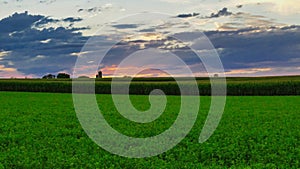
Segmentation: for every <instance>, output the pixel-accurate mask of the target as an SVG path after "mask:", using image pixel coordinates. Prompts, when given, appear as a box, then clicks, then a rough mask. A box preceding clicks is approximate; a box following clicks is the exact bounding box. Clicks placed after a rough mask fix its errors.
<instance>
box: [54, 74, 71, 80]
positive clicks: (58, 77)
mask: <svg viewBox="0 0 300 169" xmlns="http://www.w3.org/2000/svg"><path fill="white" fill-rule="evenodd" d="M70 77H71V76H70V75H69V74H66V73H59V74H58V75H57V79H70Z"/></svg>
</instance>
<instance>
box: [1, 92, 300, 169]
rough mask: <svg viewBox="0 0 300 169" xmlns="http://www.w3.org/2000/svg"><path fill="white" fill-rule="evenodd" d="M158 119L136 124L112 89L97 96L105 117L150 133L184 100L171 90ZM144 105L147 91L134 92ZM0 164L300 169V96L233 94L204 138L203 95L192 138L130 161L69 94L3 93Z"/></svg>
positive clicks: (132, 132) (167, 122) (128, 130)
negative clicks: (90, 127)
mask: <svg viewBox="0 0 300 169" xmlns="http://www.w3.org/2000/svg"><path fill="white" fill-rule="evenodd" d="M167 98H168V105H167V107H166V111H165V113H164V114H163V115H162V116H161V117H160V118H159V119H158V120H156V121H154V122H151V123H147V124H136V123H133V122H130V121H127V120H126V119H124V118H122V117H121V115H119V114H118V113H117V111H116V109H115V108H114V106H113V102H112V100H111V95H97V99H98V103H99V107H100V109H101V110H102V111H103V113H104V117H105V118H106V119H107V121H108V122H109V123H110V124H111V125H112V126H113V127H114V128H115V129H116V130H118V131H120V132H122V133H124V134H126V135H129V136H134V137H148V136H152V135H155V134H158V133H160V132H163V131H164V130H165V129H167V128H168V127H170V126H171V125H172V122H173V121H174V120H175V118H176V116H177V113H178V109H179V103H180V97H179V96H168V97H167ZM131 100H132V102H133V104H134V105H135V106H136V108H137V109H139V110H146V109H147V108H149V103H148V96H136V95H132V96H131ZM0 101H1V105H0V112H1V116H0V121H1V123H0V151H1V153H0V168H295V169H296V168H300V159H299V157H300V147H299V145H300V132H299V131H300V125H299V124H300V104H299V102H300V97H299V96H272V97H268V96H264V97H261V96H255V97H252V96H244V97H239V96H229V97H228V98H227V104H226V108H225V112H224V115H223V117H222V120H221V122H220V125H219V126H218V128H217V130H216V131H215V133H214V134H213V136H212V137H211V138H210V139H209V140H208V141H207V142H205V143H203V144H199V143H198V137H199V133H200V131H201V128H202V126H203V124H204V120H205V118H206V115H207V111H208V108H209V103H210V97H207V96H201V111H200V112H199V115H198V119H197V122H196V124H195V125H194V127H193V129H192V130H191V132H190V133H189V134H188V136H187V137H186V138H185V139H184V140H182V141H181V142H180V144H178V145H177V146H176V147H175V148H173V149H171V150H169V151H167V152H165V153H163V154H161V155H159V156H156V157H151V158H145V159H129V158H124V157H119V156H117V155H112V154H110V153H109V152H107V151H105V150H103V149H101V148H100V147H98V146H97V145H96V144H95V143H94V142H93V141H91V140H90V139H89V138H88V136H87V135H86V134H85V132H84V131H83V129H82V127H81V126H80V124H79V122H78V119H77V118H76V113H75V111H74V107H73V102H72V95H71V94H53V93H30V92H28V93H14V92H1V93H0Z"/></svg>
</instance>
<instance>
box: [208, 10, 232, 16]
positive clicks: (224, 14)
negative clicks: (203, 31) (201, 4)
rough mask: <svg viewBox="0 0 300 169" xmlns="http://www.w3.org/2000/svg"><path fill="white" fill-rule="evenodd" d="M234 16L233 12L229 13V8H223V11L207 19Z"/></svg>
mask: <svg viewBox="0 0 300 169" xmlns="http://www.w3.org/2000/svg"><path fill="white" fill-rule="evenodd" d="M230 15H232V12H229V11H228V9H227V8H223V9H221V10H219V11H218V13H216V14H215V13H212V14H211V15H210V16H209V17H207V18H218V17H221V16H230Z"/></svg>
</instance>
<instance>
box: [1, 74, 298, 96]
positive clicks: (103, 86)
mask: <svg viewBox="0 0 300 169" xmlns="http://www.w3.org/2000/svg"><path fill="white" fill-rule="evenodd" d="M215 78H217V77H215ZM92 80H95V79H86V78H81V81H82V83H83V86H84V82H85V81H92ZM125 80H126V79H124V78H120V79H117V81H118V83H119V85H122V84H124V83H126V82H125ZM180 80H181V81H183V82H186V85H189V80H190V79H189V78H181V79H180ZM110 82H111V79H105V78H104V79H96V80H95V92H96V93H98V94H110V93H111V83H110ZM197 82H198V86H199V92H200V95H211V85H210V81H209V79H208V78H197ZM154 89H161V90H163V91H164V92H165V93H166V94H167V95H180V90H179V88H178V85H177V83H176V82H175V81H174V79H172V78H136V79H133V80H132V82H131V84H130V94H137V95H148V94H149V93H150V92H151V91H152V90H154ZM0 91H27V92H53V93H71V92H72V80H69V79H3V80H0ZM122 91H123V90H121V91H120V93H122ZM299 94H300V76H294V77H264V78H227V95H231V96H253V95H261V96H274V95H299Z"/></svg>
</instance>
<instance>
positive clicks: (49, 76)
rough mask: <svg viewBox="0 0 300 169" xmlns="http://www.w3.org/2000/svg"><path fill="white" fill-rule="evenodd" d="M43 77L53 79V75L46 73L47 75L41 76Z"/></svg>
mask: <svg viewBox="0 0 300 169" xmlns="http://www.w3.org/2000/svg"><path fill="white" fill-rule="evenodd" d="M43 79H55V75H52V74H47V75H45V76H43Z"/></svg>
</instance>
